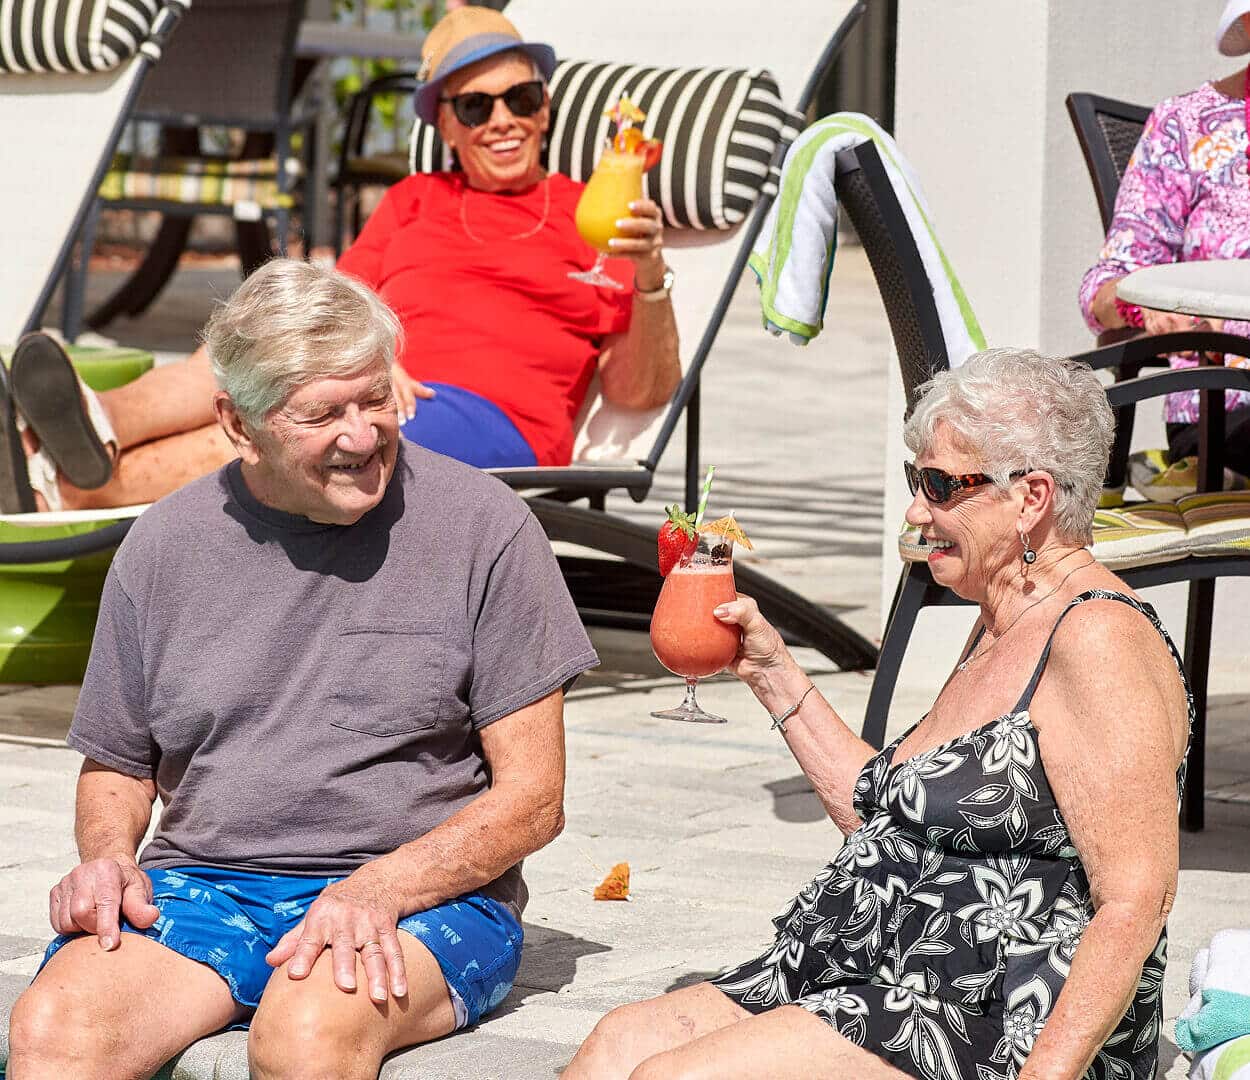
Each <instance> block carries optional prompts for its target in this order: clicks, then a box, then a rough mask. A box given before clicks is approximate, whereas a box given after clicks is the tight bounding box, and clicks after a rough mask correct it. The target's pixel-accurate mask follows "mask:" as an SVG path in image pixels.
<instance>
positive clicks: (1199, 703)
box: [1181, 578, 1215, 832]
mask: <svg viewBox="0 0 1250 1080" xmlns="http://www.w3.org/2000/svg"><path fill="white" fill-rule="evenodd" d="M1214 611H1215V580H1214V579H1213V578H1206V579H1204V580H1199V581H1191V582H1190V583H1189V612H1188V615H1187V617H1186V620H1185V672H1186V674H1187V675H1188V676H1189V687H1190V690H1192V691H1193V695H1194V730H1193V734H1192V736H1191V737H1190V741H1189V756H1188V768H1187V770H1186V773H1185V788H1184V791H1183V792H1182V795H1181V828H1182V829H1184V830H1185V831H1186V832H1199V831H1200V830H1201V829H1202V828H1203V825H1204V824H1205V816H1206V815H1205V807H1204V803H1203V801H1204V797H1205V793H1206V741H1207V675H1208V668H1209V666H1210V662H1211V618H1212V615H1213V614H1214Z"/></svg>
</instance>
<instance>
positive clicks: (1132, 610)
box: [1051, 574, 1177, 679]
mask: <svg viewBox="0 0 1250 1080" xmlns="http://www.w3.org/2000/svg"><path fill="white" fill-rule="evenodd" d="M1107 576H1108V578H1110V579H1111V580H1110V581H1109V582H1106V583H1100V584H1099V585H1097V586H1094V587H1092V588H1088V589H1086V590H1085V591H1084V592H1082V593H1080V594H1079V595H1077V596H1075V597H1073V599H1072V600H1071V601H1069V603H1068V608H1067V610H1066V611H1065V612H1064V615H1063V618H1062V619H1061V621H1060V623H1059V625H1058V626H1057V627H1056V628H1055V633H1054V638H1053V641H1052V645H1051V663H1052V664H1057V665H1058V666H1060V667H1070V668H1071V669H1072V670H1074V671H1076V670H1083V671H1085V672H1086V673H1087V674H1088V673H1092V672H1101V673H1102V674H1103V675H1104V676H1106V677H1109V678H1113V679H1120V678H1123V677H1127V676H1129V675H1130V674H1131V673H1132V671H1133V669H1134V668H1135V667H1138V666H1139V665H1142V664H1147V665H1149V666H1154V667H1157V668H1158V670H1159V672H1160V673H1161V674H1164V675H1167V676H1168V677H1169V679H1171V678H1175V677H1176V675H1177V661H1176V654H1175V653H1174V652H1173V648H1174V645H1173V642H1172V639H1171V637H1170V636H1169V635H1168V632H1167V629H1166V627H1165V626H1164V625H1163V623H1162V621H1161V620H1160V618H1159V616H1158V614H1157V613H1156V611H1155V610H1154V608H1153V607H1151V606H1150V604H1148V603H1146V602H1145V601H1143V600H1142V599H1141V598H1140V597H1139V596H1137V595H1136V594H1135V593H1134V592H1132V590H1130V589H1129V588H1128V587H1127V586H1125V585H1124V584H1123V583H1122V582H1119V579H1118V578H1115V577H1114V575H1111V574H1108V575H1107Z"/></svg>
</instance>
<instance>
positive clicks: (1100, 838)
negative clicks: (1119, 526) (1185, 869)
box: [564, 349, 1191, 1080]
mask: <svg viewBox="0 0 1250 1080" xmlns="http://www.w3.org/2000/svg"><path fill="white" fill-rule="evenodd" d="M1112 429H1113V424H1112V418H1111V410H1110V409H1109V408H1108V406H1107V401H1106V397H1105V395H1104V392H1103V390H1102V388H1101V386H1100V385H1099V383H1098V380H1097V379H1096V378H1095V376H1094V374H1093V373H1092V372H1091V371H1090V370H1089V369H1088V368H1085V367H1083V366H1081V365H1079V364H1075V363H1073V362H1072V361H1067V360H1048V359H1045V358H1043V357H1040V356H1038V355H1037V354H1036V353H1028V352H1019V351H1016V350H1010V349H1000V350H995V351H993V352H989V353H981V354H978V355H977V356H974V357H972V358H971V359H970V360H969V361H968V362H967V363H966V364H964V365H963V366H962V367H960V368H958V369H957V370H955V371H953V372H945V373H943V374H941V375H939V376H938V377H937V378H936V379H935V380H934V381H933V383H932V384H931V387H930V389H929V390H928V392H927V394H926V395H925V396H924V398H923V399H922V400H921V401H920V403H919V404H918V406H917V408H916V410H915V412H914V414H913V416H912V418H911V420H910V421H909V423H908V427H907V432H906V435H907V444H908V446H910V447H911V448H912V450H913V451H915V452H916V460H915V462H914V463H909V464H908V465H907V473H908V481H909V483H910V484H911V487H912V490H913V492H914V493H915V499H914V500H913V501H912V504H911V506H910V507H909V508H908V510H907V520H908V521H909V522H910V523H911V524H913V525H915V526H918V527H919V528H920V530H921V533H922V535H923V537H924V538H925V542H926V544H927V545H928V546H929V547H930V548H931V554H930V556H929V568H930V570H931V572H932V574H933V577H934V580H935V581H937V582H938V583H939V584H941V585H944V586H947V587H949V588H951V589H953V590H954V591H955V592H956V593H958V594H959V595H960V596H962V597H964V598H965V599H967V600H971V601H973V602H974V603H976V604H978V605H979V606H980V609H981V610H980V618H979V619H978V620H977V622H976V625H975V626H974V628H973V632H972V634H971V636H970V637H969V640H968V643H967V645H966V647H965V650H964V654H963V657H962V659H961V661H960V663H959V664H958V665H957V667H956V668H955V669H954V670H953V671H952V672H951V673H950V676H949V677H948V678H947V681H946V683H945V685H944V686H943V687H942V690H941V692H940V693H939V694H938V698H937V701H935V702H934V704H933V707H932V708H931V709H930V710H929V711H928V713H926V714H925V716H924V717H923V718H922V719H921V720H920V722H919V723H918V724H915V725H914V726H913V727H911V728H910V729H908V730H907V732H905V733H904V734H903V735H902V736H900V737H899V738H898V739H896V740H895V741H894V742H893V743H891V744H890V745H889V746H887V747H886V748H885V750H884V751H881V752H880V753H878V752H877V751H876V750H874V748H873V747H871V746H869V745H868V744H867V743H865V742H863V740H861V739H859V738H858V737H857V736H856V735H855V734H853V733H852V731H851V730H850V729H849V728H848V727H847V726H846V725H845V724H844V723H843V722H842V720H841V719H840V718H839V717H838V715H837V714H836V713H835V712H834V710H833V709H832V708H831V707H830V705H829V704H828V703H826V701H825V700H824V698H822V697H821V696H820V694H819V693H816V692H813V690H812V684H811V681H810V680H809V679H808V677H807V676H806V675H805V674H804V673H803V671H802V670H801V669H800V668H799V666H798V665H797V664H796V663H795V661H794V658H793V657H792V656H791V655H790V653H789V652H788V651H787V650H786V647H785V645H784V644H782V642H781V639H780V638H779V636H778V635H777V633H776V631H775V630H774V629H773V628H772V627H771V626H769V624H768V623H767V622H765V621H764V620H763V618H761V617H760V614H759V611H758V609H757V608H756V606H755V604H754V603H753V602H752V601H751V600H749V599H746V598H740V599H738V600H737V601H734V602H732V603H729V604H726V605H724V606H723V607H721V608H717V609H716V615H717V617H719V618H721V619H722V620H723V621H725V622H729V623H736V624H738V625H740V626H741V627H742V630H743V639H742V646H741V649H740V651H739V655H738V658H737V661H736V664H735V668H736V672H737V674H738V676H739V677H740V678H742V679H743V680H744V681H745V682H746V683H747V685H748V686H750V687H751V689H752V691H754V693H755V695H756V697H757V698H759V700H760V703H761V704H762V705H763V706H764V707H765V708H766V709H767V710H768V712H769V713H770V714H771V715H772V716H773V717H774V718H777V717H782V721H781V724H780V725H779V726H780V730H781V733H782V735H783V736H784V738H785V740H786V742H787V744H788V745H789V748H790V750H791V752H792V753H793V754H794V756H795V759H796V760H797V761H798V763H799V765H800V766H801V767H802V769H803V771H804V772H805V773H806V774H807V777H808V778H809V779H810V780H811V782H812V786H813V788H814V789H815V791H816V794H817V796H818V797H819V798H820V800H821V802H822V803H823V804H824V806H825V809H826V810H827V811H828V813H829V816H830V817H831V818H832V819H833V822H834V824H835V825H836V826H837V827H838V828H839V829H840V830H841V831H842V832H843V833H845V834H846V837H847V839H846V843H845V845H844V846H843V847H842V849H841V850H840V851H839V852H838V854H837V855H836V856H835V858H834V859H833V861H832V862H830V863H829V864H828V865H827V866H826V867H825V868H824V869H822V870H821V871H820V872H819V873H818V874H817V875H816V876H815V877H814V878H813V879H812V880H811V882H809V883H808V884H807V885H806V886H805V887H804V888H803V889H802V891H800V892H799V894H798V896H797V897H795V899H794V900H793V901H792V902H791V903H790V904H789V905H788V906H787V907H786V909H785V910H784V911H783V912H782V913H781V914H780V915H779V916H778V917H777V918H776V919H775V920H774V924H773V925H774V927H775V930H776V933H775V937H774V939H773V942H772V944H771V945H770V946H769V947H768V948H767V949H765V951H764V952H763V953H761V954H760V955H759V956H757V957H756V958H755V959H752V960H748V961H747V962H746V963H744V964H741V965H739V966H738V967H736V968H732V969H730V970H729V971H727V972H725V973H724V974H722V975H720V976H718V977H717V978H715V979H713V980H711V981H710V982H703V983H699V984H698V985H695V986H690V987H686V988H684V989H681V990H675V991H673V992H672V993H669V994H665V995H663V996H661V997H658V998H654V999H652V1000H650V1001H644V1002H640V1003H638V1004H633V1005H625V1006H623V1007H621V1008H618V1009H615V1010H614V1011H613V1012H611V1013H609V1014H608V1015H607V1016H606V1017H604V1018H603V1019H602V1020H601V1021H600V1022H599V1024H598V1026H597V1027H596V1028H595V1030H594V1032H593V1033H592V1034H591V1036H590V1038H589V1039H588V1040H587V1041H586V1043H585V1044H584V1045H583V1046H582V1048H581V1050H580V1051H579V1052H578V1054H577V1057H576V1058H575V1059H574V1060H573V1063H572V1064H571V1065H570V1067H569V1068H568V1069H567V1070H566V1071H565V1073H564V1080H589V1078H593V1080H614V1078H624V1077H630V1080H657V1078H661V1077H662V1078H664V1080H694V1078H699V1080H704V1078H707V1080H711V1078H716V1080H733V1078H739V1077H740V1078H742V1080H747V1078H750V1080H767V1078H772V1077H775V1078H778V1080H780V1078H785V1080H796V1078H799V1077H802V1078H805V1080H806V1078H817V1077H831V1078H833V1077H837V1078H839V1080H842V1078H846V1077H855V1078H867V1080H872V1078H876V1077H880V1078H885V1077H894V1078H898V1077H902V1076H914V1077H918V1078H923V1080H999V1078H1002V1080H1007V1078H1022V1080H1055V1078H1060V1077H1063V1078H1072V1080H1075V1078H1077V1077H1082V1076H1089V1077H1092V1078H1095V1080H1150V1078H1152V1077H1153V1076H1154V1074H1155V1069H1156V1066H1157V1064H1158V1054H1157V1046H1158V1041H1159V1026H1160V1020H1161V1018H1162V1012H1161V1010H1162V981H1163V967H1164V959H1165V956H1166V947H1167V940H1166V935H1165V932H1164V924H1165V921H1166V919H1167V914H1168V909H1169V908H1170V906H1171V903H1172V897H1173V895H1174V892H1175V889H1176V879H1177V872H1178V871H1177V863H1178V849H1179V837H1178V831H1177V817H1176V810H1177V796H1178V785H1179V783H1180V779H1181V777H1180V769H1181V763H1182V760H1183V758H1184V754H1185V748H1186V745H1187V742H1188V738H1189V724H1190V720H1191V705H1190V700H1189V695H1188V693H1187V690H1186V686H1185V682H1184V677H1183V675H1182V674H1181V664H1180V658H1179V656H1177V654H1176V649H1175V648H1174V647H1173V645H1172V642H1171V641H1170V639H1169V638H1168V636H1167V634H1166V633H1165V632H1164V630H1163V628H1162V627H1161V626H1160V625H1159V622H1158V619H1157V618H1156V616H1155V614H1154V612H1153V611H1152V610H1151V609H1150V607H1149V606H1148V605H1146V604H1143V603H1142V602H1141V601H1140V600H1139V599H1138V598H1137V597H1136V596H1134V595H1133V594H1132V593H1131V592H1129V591H1128V590H1127V588H1126V587H1125V585H1124V583H1123V582H1122V581H1120V580H1119V579H1118V578H1117V577H1116V576H1115V575H1114V574H1112V573H1111V572H1110V571H1109V570H1107V569H1106V568H1105V567H1103V566H1102V565H1100V564H1099V563H1098V562H1097V561H1096V560H1095V559H1094V557H1093V555H1092V554H1091V553H1090V552H1089V550H1088V549H1087V548H1086V547H1085V545H1086V543H1087V542H1088V541H1089V535H1090V526H1091V522H1092V519H1093V512H1094V506H1095V504H1096V502H1097V500H1098V495H1099V492H1100V490H1101V486H1102V478H1103V473H1104V470H1105V469H1106V465H1107V457H1108V453H1109V448H1110V443H1111V435H1112Z"/></svg>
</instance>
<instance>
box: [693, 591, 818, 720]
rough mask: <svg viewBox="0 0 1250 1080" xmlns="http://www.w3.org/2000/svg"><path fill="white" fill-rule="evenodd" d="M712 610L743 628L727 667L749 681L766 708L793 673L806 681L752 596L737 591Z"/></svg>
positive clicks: (725, 619)
mask: <svg viewBox="0 0 1250 1080" xmlns="http://www.w3.org/2000/svg"><path fill="white" fill-rule="evenodd" d="M712 614H713V615H715V616H716V618H717V619H719V620H720V621H721V622H723V623H725V624H727V625H731V626H737V627H738V629H739V630H741V631H742V642H741V644H740V645H739V646H738V655H737V656H735V657H734V659H733V663H731V664H730V665H729V667H728V669H727V670H729V671H732V672H733V673H734V674H735V675H736V676H737V677H738V678H739V679H741V680H742V681H743V682H744V683H746V684H747V686H748V687H749V688H750V690H751V692H752V693H753V694H754V695H755V696H756V697H757V698H759V699H760V701H761V702H763V703H764V705H765V707H766V708H767V707H768V704H769V702H770V700H771V699H772V697H773V696H774V695H775V694H776V693H777V692H778V691H779V690H781V689H783V687H784V685H785V684H786V683H787V682H788V681H789V680H790V678H791V677H792V676H795V675H797V676H799V677H800V678H801V679H802V680H803V681H804V682H806V681H807V676H806V675H804V674H803V671H802V669H801V668H800V667H799V665H798V664H797V663H795V660H794V657H793V656H792V655H791V654H790V650H789V649H788V648H786V643H785V642H784V641H782V640H781V635H780V634H779V633H777V631H776V629H775V628H774V627H773V624H772V623H770V622H769V621H768V620H767V619H766V618H764V616H763V615H761V614H760V609H759V605H758V604H756V602H755V601H754V600H753V599H751V597H749V596H743V595H742V593H738V598H737V599H736V600H731V601H730V602H729V603H727V604H721V605H720V606H719V607H717V608H715V609H713V611H712Z"/></svg>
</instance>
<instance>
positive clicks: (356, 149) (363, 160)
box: [330, 71, 417, 259]
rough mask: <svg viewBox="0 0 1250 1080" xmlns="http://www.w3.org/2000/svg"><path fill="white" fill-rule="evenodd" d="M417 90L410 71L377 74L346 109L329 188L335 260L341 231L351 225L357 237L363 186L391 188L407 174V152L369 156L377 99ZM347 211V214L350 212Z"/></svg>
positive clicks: (406, 95) (405, 95)
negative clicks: (341, 138) (373, 114)
mask: <svg viewBox="0 0 1250 1080" xmlns="http://www.w3.org/2000/svg"><path fill="white" fill-rule="evenodd" d="M416 90H417V77H416V75H415V74H414V73H412V72H410V71H396V72H392V73H390V74H387V75H380V76H378V77H377V78H376V79H373V80H372V81H371V82H370V83H369V85H368V86H366V87H365V88H364V89H363V90H361V91H360V92H359V93H358V94H355V95H353V97H352V100H351V101H350V102H349V104H348V107H347V121H346V123H345V125H344V128H343V140H342V143H341V144H340V146H339V160H338V167H337V169H336V170H335V173H334V178H333V179H332V180H331V181H330V188H331V189H332V190H333V191H334V257H335V258H336V259H337V258H338V257H339V256H340V255H342V254H343V230H344V227H345V226H346V225H347V224H348V223H349V222H350V224H351V232H350V233H349V234H348V235H349V237H350V238H351V239H353V240H354V239H355V238H356V237H357V236H358V235H359V234H360V228H361V218H362V216H363V215H362V212H361V205H360V196H361V191H362V189H363V188H366V187H390V185H391V184H393V183H395V182H396V181H397V180H402V179H403V178H404V177H405V176H407V175H408V173H409V171H410V170H409V168H408V151H407V150H400V151H393V152H374V153H368V152H367V147H366V140H367V139H368V136H369V119H370V115H371V113H372V110H373V103H374V101H375V100H376V99H377V98H379V97H384V96H393V97H399V98H411V97H412V95H413V94H415V93H416ZM349 212H350V213H349Z"/></svg>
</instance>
